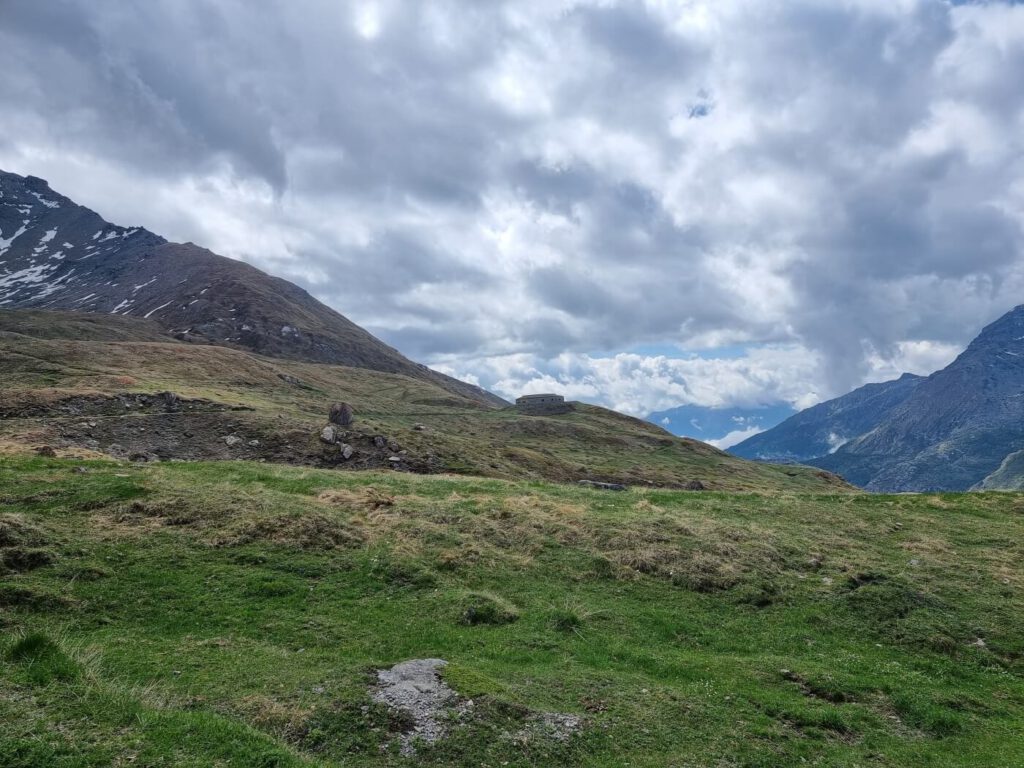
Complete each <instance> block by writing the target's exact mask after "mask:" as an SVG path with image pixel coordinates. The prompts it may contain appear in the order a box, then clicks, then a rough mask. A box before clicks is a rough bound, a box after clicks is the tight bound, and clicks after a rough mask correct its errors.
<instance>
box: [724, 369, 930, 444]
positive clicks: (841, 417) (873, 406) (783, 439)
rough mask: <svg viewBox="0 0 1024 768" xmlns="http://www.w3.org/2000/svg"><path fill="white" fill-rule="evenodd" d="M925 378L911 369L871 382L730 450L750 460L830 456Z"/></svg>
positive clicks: (870, 426) (871, 426)
mask: <svg viewBox="0 0 1024 768" xmlns="http://www.w3.org/2000/svg"><path fill="white" fill-rule="evenodd" d="M923 380H924V379H923V378H922V377H920V376H914V375H913V374H909V373H906V374H904V375H903V376H901V377H900V378H899V379H896V380H895V381H887V382H884V383H882V384H867V385H865V386H863V387H861V388H860V389H855V390H854V391H853V392H850V393H849V394H847V395H843V396H842V397H837V398H836V399H834V400H829V401H827V402H824V403H818V405H815V406H813V407H812V408H807V409H806V410H803V411H800V413H797V414H794V415H793V416H791V417H790V418H788V419H786V420H785V421H783V422H782V423H781V424H779V425H778V426H776V427H775V428H773V429H768V430H766V431H764V432H762V433H760V434H758V435H754V436H753V437H749V438H747V439H746V440H744V441H743V442H742V443H739V444H738V445H736V446H733V447H732V448H730V449H729V452H730V453H732V454H734V455H736V456H742V457H744V458H746V459H758V460H761V461H777V462H804V461H809V460H811V459H815V458H817V457H819V456H827V455H828V454H830V453H833V452H835V451H836V450H838V449H839V448H840V447H841V446H842V445H843V444H844V443H847V442H849V441H850V440H852V439H853V438H856V437H859V436H861V435H863V434H865V433H866V432H870V431H871V430H872V429H874V428H875V427H877V426H878V425H879V424H881V423H882V422H883V421H884V420H885V419H886V417H887V416H888V415H889V413H890V412H891V411H892V410H893V409H894V408H896V407H897V406H898V405H900V404H901V403H903V401H904V400H906V399H907V398H908V397H909V396H910V395H911V393H913V391H914V389H915V388H916V387H917V385H918V384H919V383H920V382H921V381H923Z"/></svg>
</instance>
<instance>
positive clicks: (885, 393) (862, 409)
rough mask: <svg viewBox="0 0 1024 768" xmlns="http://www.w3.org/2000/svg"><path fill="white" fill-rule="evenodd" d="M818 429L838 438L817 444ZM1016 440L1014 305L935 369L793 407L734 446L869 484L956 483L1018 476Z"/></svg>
mask: <svg viewBox="0 0 1024 768" xmlns="http://www.w3.org/2000/svg"><path fill="white" fill-rule="evenodd" d="M826 434H828V435H832V434H834V435H835V436H836V441H837V442H838V441H840V440H846V442H843V443H842V444H841V445H839V446H838V447H837V448H836V449H835V450H834V451H832V452H829V451H823V450H822V449H823V448H824V443H823V442H822V439H823V436H824V435H826ZM826 442H827V439H826ZM1022 450H1024V306H1019V307H1017V308H1015V309H1013V310H1012V311H1010V312H1008V313H1007V314H1005V315H1004V316H1003V317H1001V318H999V319H998V320H997V321H995V322H994V323H992V324H991V325H989V326H987V327H986V328H985V329H984V330H982V332H981V333H980V334H979V335H978V337H977V338H976V339H975V340H974V341H972V342H971V344H970V345H969V346H968V347H967V349H966V350H964V352H963V353H962V354H961V355H960V356H959V357H957V359H956V360H954V361H953V362H952V363H950V364H949V366H947V367H946V368H944V369H943V370H941V371H937V372H936V373H933V374H932V375H931V376H928V377H925V378H921V377H910V376H904V377H903V378H901V379H899V380H898V381H895V382H889V383H887V384H881V385H869V386H868V387H862V388H861V389H859V390H857V391H856V392H853V393H851V394H850V395H847V396H846V397H844V398H839V399H838V400H834V401H831V402H830V403H823V404H822V405H820V406H816V407H815V408H812V409H809V410H808V411H804V412H803V413H800V414H797V415H796V416H794V417H793V418H792V419H788V420H787V421H785V422H783V423H782V424H780V425H779V426H778V427H776V428H775V429H773V430H769V431H768V432H766V433H764V434H762V435H757V436H756V437H754V438H751V439H750V440H747V441H745V442H744V443H742V444H740V445H738V446H736V448H735V449H734V450H733V453H734V454H735V455H738V456H747V457H756V458H771V459H785V458H793V459H795V460H800V461H803V462H804V463H807V464H811V465H813V466H818V467H822V468H823V469H828V470H830V471H832V472H835V473H837V474H839V475H842V476H843V477H844V478H845V479H846V480H848V481H850V482H852V483H854V484H855V485H859V486H861V487H863V488H866V489H868V490H872V491H962V490H968V489H971V488H975V487H978V488H984V489H992V488H1014V487H1018V486H1020V485H1022V477H1021V473H1022V471H1024V462H1022V461H1021V459H1020V456H1018V455H1017V454H1018V452H1020V451H1022ZM815 453H818V455H816V456H815V455H813V454H815Z"/></svg>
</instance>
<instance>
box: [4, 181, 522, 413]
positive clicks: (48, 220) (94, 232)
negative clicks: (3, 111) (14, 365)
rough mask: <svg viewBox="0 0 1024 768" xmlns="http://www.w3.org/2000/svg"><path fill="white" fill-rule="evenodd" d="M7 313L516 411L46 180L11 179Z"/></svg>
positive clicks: (292, 292)
mask: <svg viewBox="0 0 1024 768" xmlns="http://www.w3.org/2000/svg"><path fill="white" fill-rule="evenodd" d="M0 308H5V309H12V308H47V309H65V310H73V311H76V312H90V313H102V314H113V315H120V316H131V317H138V318H143V319H150V320H152V321H153V322H154V323H156V324H157V325H158V326H159V328H160V329H161V330H162V331H163V332H164V333H165V334H167V335H169V336H173V337H174V338H177V339H179V340H184V341H190V342H197V343H204V344H217V345H220V346H228V347H234V348H239V349H247V350H251V351H254V352H258V353H260V354H262V355H268V356H271V357H280V358H286V359H291V360H307V361H311V362H321V363H333V364H338V365H345V366H351V367H357V368H367V369H370V370H375V371H383V372H387V373H396V374H402V375H405V376H411V377H412V378H416V379H421V380H424V381H429V382H431V383H434V384H437V385H438V386H440V387H442V388H443V389H445V390H447V391H449V392H451V393H454V394H457V395H461V396H465V397H467V398H469V399H470V400H474V401H476V402H478V403H480V404H481V405H486V406H503V405H505V404H506V403H505V402H504V401H503V400H501V399H500V398H498V397H497V396H495V395H492V394H491V393H489V392H485V391H484V390H482V389H480V388H478V387H474V386H472V385H470V384H467V383H465V382H461V381H457V380H455V379H452V378H450V377H448V376H444V375H443V374H441V373H438V372H436V371H433V370H430V369H429V368H427V367H425V366H423V365H419V364H417V363H414V362H413V361H411V360H409V359H407V358H406V357H404V356H403V355H402V354H401V353H399V352H398V351H397V350H395V349H392V348H391V347H389V346H388V345H386V344H384V343H383V342H382V341H380V340H379V339H377V338H375V337H374V336H372V335H371V334H369V333H367V332H366V331H365V330H363V329H362V328H360V327H359V326H357V325H356V324H354V323H352V322H351V321H350V320H348V319H347V318H345V317H343V316H342V315H340V314H339V313H337V312H335V311H334V310H332V309H330V308H329V307H327V306H325V305H324V304H322V303H320V302H319V301H317V300H316V299H314V298H313V297H312V296H310V295H309V294H308V293H307V292H306V291H304V290H302V289H301V288H299V287H297V286H295V285H293V284H292V283H289V282H288V281H286V280H282V279H280V278H276V277H272V276H270V275H268V274H266V273H264V272H261V271H260V270H258V269H256V268H255V267H252V266H250V265H248V264H245V263H243V262H240V261H235V260H233V259H228V258H225V257H223V256H218V255H217V254H215V253H212V252H210V251H208V250H206V249H205V248H200V247H199V246H197V245H193V244H192V243H185V244H180V243H169V242H167V241H166V240H164V238H162V237H160V236H158V235H155V234H153V233H152V232H149V231H147V230H145V229H141V228H138V227H135V228H126V227H119V226H117V225H114V224H110V223H108V222H106V221H104V220H103V219H102V218H101V217H100V216H99V215H98V214H96V213H95V212H93V211H91V210H89V209H88V208H84V207H83V206H80V205H76V204H75V203H74V202H73V201H71V200H69V199H68V198H66V197H64V196H63V195H60V194H57V193H56V192H54V191H53V190H52V189H50V187H49V185H48V184H47V183H46V182H45V181H43V180H42V179H39V178H35V177H33V176H28V177H22V176H18V175H17V174H13V173H6V172H3V171H0Z"/></svg>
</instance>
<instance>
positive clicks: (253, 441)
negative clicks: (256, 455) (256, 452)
mask: <svg viewBox="0 0 1024 768" xmlns="http://www.w3.org/2000/svg"><path fill="white" fill-rule="evenodd" d="M259 444H260V441H259V440H250V441H249V445H251V446H252V447H253V448H256V447H258V446H259Z"/></svg>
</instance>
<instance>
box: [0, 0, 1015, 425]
mask: <svg viewBox="0 0 1024 768" xmlns="http://www.w3.org/2000/svg"><path fill="white" fill-rule="evenodd" d="M1022 67H1024V8H1021V7H1019V6H1011V5H1009V4H1005V3H999V2H992V3H987V4H971V5H951V4H948V3H946V2H944V1H943V0H901V1H900V2H893V1H892V0H842V1H841V2H833V3H821V2H815V1H812V0H794V1H793V2H787V3H783V4H778V3H764V2H760V1H759V0H716V1H715V2H682V0H680V2H642V1H641V0H621V1H620V2H596V1H595V2H590V1H589V0H543V1H541V0H536V1H534V0H517V1H516V2H511V1H510V2H497V1H496V2H491V3H478V2H466V1H463V0H430V1H425V2H419V3H401V2H398V1H397V0H351V1H350V2H327V1H326V0H323V1H318V0H298V1H295V2H292V1H289V2H284V0H278V1H276V2H269V1H268V2H265V3H261V4H260V5H259V9H258V12H256V11H254V9H253V6H252V5H251V4H249V3H245V2H241V0H220V1H219V2H214V1H213V0H149V1H148V2H145V3H132V4H125V3H120V2H114V0H88V1H87V0H49V2H37V1H36V0H6V1H5V2H0V71H3V72H4V76H3V77H2V78H0V166H3V165H5V166H8V167H9V169H10V170H15V171H19V172H22V173H35V174H37V175H42V176H45V177H48V178H49V179H50V180H51V182H52V183H53V184H54V186H55V187H56V188H58V189H60V190H61V191H62V192H65V193H66V194H69V195H71V196H72V197H74V198H76V199H78V200H80V201H81V202H83V203H86V204H89V205H91V206H92V207H95V208H97V209H98V210H99V211H100V212H101V213H102V214H104V215H105V216H107V217H108V218H110V219H113V220H118V221H121V222H124V223H133V224H134V223H141V224H144V225H146V226H148V227H150V228H151V229H154V230H155V231H158V232H160V233H161V234H164V235H166V236H168V237H170V238H174V239H192V240H196V241H198V242H202V243H203V244H204V245H208V246H210V247H212V248H214V249H215V250H219V251H222V252H225V253H227V254H228V255H231V256H235V257H238V258H245V259H247V260H250V261H252V262H253V263H256V264H257V265H259V266H262V267H264V268H266V269H268V270H270V271H272V272H274V273H277V274H280V275H282V276H284V277H287V278H289V279H292V280H295V281H297V282H299V283H300V284H302V285H303V286H304V287H307V288H308V289H309V290H311V291H313V292H314V293H315V294H316V295H318V296H319V297H321V298H323V299H324V300H326V301H328V303H330V304H331V305H332V306H334V307H336V308H337V309H339V310H340V311H342V312H344V313H345V314H348V315H349V316H351V317H352V319H353V320H355V321H356V322H359V323H362V324H365V325H367V326H368V327H370V328H371V329H372V330H373V331H374V332H376V333H379V334H380V335H381V336H382V337H384V338H385V339H387V340H388V341H389V342H390V343H393V344H395V345H397V346H399V347H400V348H401V349H403V351H406V352H407V353H409V354H411V355H413V356H415V357H418V358H420V359H423V360H426V361H427V362H434V363H441V364H446V365H447V366H448V367H449V368H450V370H452V371H454V372H456V373H466V374H473V375H476V376H478V377H479V378H480V379H481V381H482V382H483V383H485V384H492V383H497V382H499V381H501V382H505V383H504V386H507V387H509V388H510V389H514V388H515V387H520V386H525V385H527V384H529V382H531V381H533V382H537V386H541V384H543V385H545V386H546V385H549V384H551V383H556V384H557V383H558V382H562V383H563V384H565V386H566V387H567V388H571V387H575V386H579V387H582V388H583V389H580V390H579V391H580V392H581V393H582V394H587V396H590V397H593V398H596V399H602V398H603V399H605V400H606V401H608V402H613V403H614V404H618V405H621V406H622V407H624V408H629V409H633V410H638V409H639V410H642V408H643V407H644V405H643V404H644V403H646V404H648V405H651V407H652V408H653V407H654V403H655V402H656V401H657V402H658V403H659V404H660V405H662V406H668V405H674V404H678V402H679V399H680V398H703V399H705V400H709V399H714V398H718V397H719V396H721V397H724V398H725V399H726V400H728V398H730V397H732V398H733V399H735V400H737V401H738V400H743V401H744V402H747V401H751V400H752V399H756V397H757V395H756V393H757V391H758V388H760V391H763V392H764V393H768V394H766V395H765V396H766V397H768V396H770V397H786V398H789V399H791V400H794V401H795V400H799V399H800V398H805V397H811V396H812V395H816V396H817V395H825V394H831V393H834V392H838V391H840V390H842V389H845V388H848V387H850V386H854V385H856V384H858V383H860V382H861V381H862V380H863V379H864V378H865V377H873V376H880V375H883V374H886V373H888V372H890V371H895V370H896V369H897V368H900V367H905V366H911V367H914V366H917V367H926V366H928V365H931V364H937V361H941V359H942V357H943V355H948V354H949V353H950V350H951V349H953V348H954V347H955V346H956V345H958V344H963V343H964V342H966V341H967V340H969V338H970V335H971V334H972V333H973V332H974V331H975V330H976V329H977V328H978V327H980V325H981V324H982V323H983V322H984V321H986V320H989V319H991V318H992V317H994V316H995V315H998V314H999V313H1000V312H1002V311H1004V310H1005V309H1007V308H1009V307H1010V306H1012V305H1014V304H1016V303H1019V302H1020V301H1021V300H1022V296H1024V268H1022V267H1024V265H1022V259H1021V256H1022V253H1021V249H1022V240H1024V236H1022V232H1021V224H1022V221H1024V213H1022V211H1024V160H1022V157H1024V137H1022V135H1021V132H1020V125H1021V121H1022V120H1024V117H1022V115H1024V93H1022V90H1021V88H1020V85H1019V82H1018V81H1019V72H1020V70H1021V68H1022ZM697 118H699V119H697ZM736 344H747V345H753V347H752V348H754V349H757V348H759V345H760V347H761V348H763V350H764V351H763V352H757V353H756V354H755V353H753V352H752V353H751V354H750V356H749V359H748V360H747V361H746V362H744V363H742V364H737V363H733V362H726V361H724V360H723V361H717V362H715V361H710V362H709V361H698V362H693V361H690V362H686V363H685V364H683V363H680V364H679V365H676V366H675V367H673V365H674V364H672V365H669V364H667V363H664V364H663V363H658V362H656V361H653V360H651V359H634V358H633V357H630V356H622V357H621V359H620V357H614V358H608V359H605V360H603V361H597V360H593V359H590V358H588V357H586V353H588V352H591V351H593V350H596V349H601V350H605V351H606V353H607V351H609V350H611V351H614V350H623V351H625V350H628V349H631V348H636V347H638V346H641V345H656V346H661V347H666V346H667V347H672V345H682V346H683V347H687V348H699V347H715V346H729V347H732V346H734V345H736ZM764 345H768V346H764ZM773 355H774V357H773ZM772 359H774V360H776V363H777V364H776V365H775V367H773V364H772V362H771V360H772ZM737 366H739V367H737ZM694 377H702V378H701V381H697V380H696V379H695V378H694ZM627 381H628V382H629V384H628V386H627V385H626V384H625V383H624V382H627ZM644 382H647V383H644ZM587 387H591V388H592V389H594V392H593V393H591V390H588V389H586V388H587ZM644 387H648V389H644ZM588 393H590V394H588ZM607 393H614V394H607ZM723 393H724V394H723ZM730 393H732V394H730ZM673 398H675V400H676V401H675V402H673V401H672V399H673Z"/></svg>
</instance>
